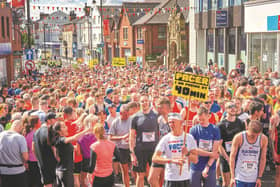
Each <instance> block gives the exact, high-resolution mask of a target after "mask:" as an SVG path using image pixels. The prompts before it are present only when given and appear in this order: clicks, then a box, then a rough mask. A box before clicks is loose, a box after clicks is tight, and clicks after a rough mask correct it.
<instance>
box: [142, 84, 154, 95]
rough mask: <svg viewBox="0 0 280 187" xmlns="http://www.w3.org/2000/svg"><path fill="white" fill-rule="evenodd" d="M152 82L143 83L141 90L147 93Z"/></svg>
mask: <svg viewBox="0 0 280 187" xmlns="http://www.w3.org/2000/svg"><path fill="white" fill-rule="evenodd" d="M153 85H154V84H147V83H146V84H144V86H142V88H141V90H142V91H144V92H145V93H148V91H149V88H151V87H153Z"/></svg>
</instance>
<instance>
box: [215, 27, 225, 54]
mask: <svg viewBox="0 0 280 187" xmlns="http://www.w3.org/2000/svg"><path fill="white" fill-rule="evenodd" d="M217 37H218V52H219V53H224V29H218V34H217Z"/></svg>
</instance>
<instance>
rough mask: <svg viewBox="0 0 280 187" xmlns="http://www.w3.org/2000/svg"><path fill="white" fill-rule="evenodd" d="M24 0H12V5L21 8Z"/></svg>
mask: <svg viewBox="0 0 280 187" xmlns="http://www.w3.org/2000/svg"><path fill="white" fill-rule="evenodd" d="M24 3H25V1H24V0H12V7H14V8H19V7H24Z"/></svg>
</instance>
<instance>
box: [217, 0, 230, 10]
mask: <svg viewBox="0 0 280 187" xmlns="http://www.w3.org/2000/svg"><path fill="white" fill-rule="evenodd" d="M217 1H218V2H217V7H218V9H221V8H227V7H228V0H217Z"/></svg>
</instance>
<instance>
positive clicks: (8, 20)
mask: <svg viewBox="0 0 280 187" xmlns="http://www.w3.org/2000/svg"><path fill="white" fill-rule="evenodd" d="M6 28H7V36H8V37H10V19H9V17H6Z"/></svg>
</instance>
